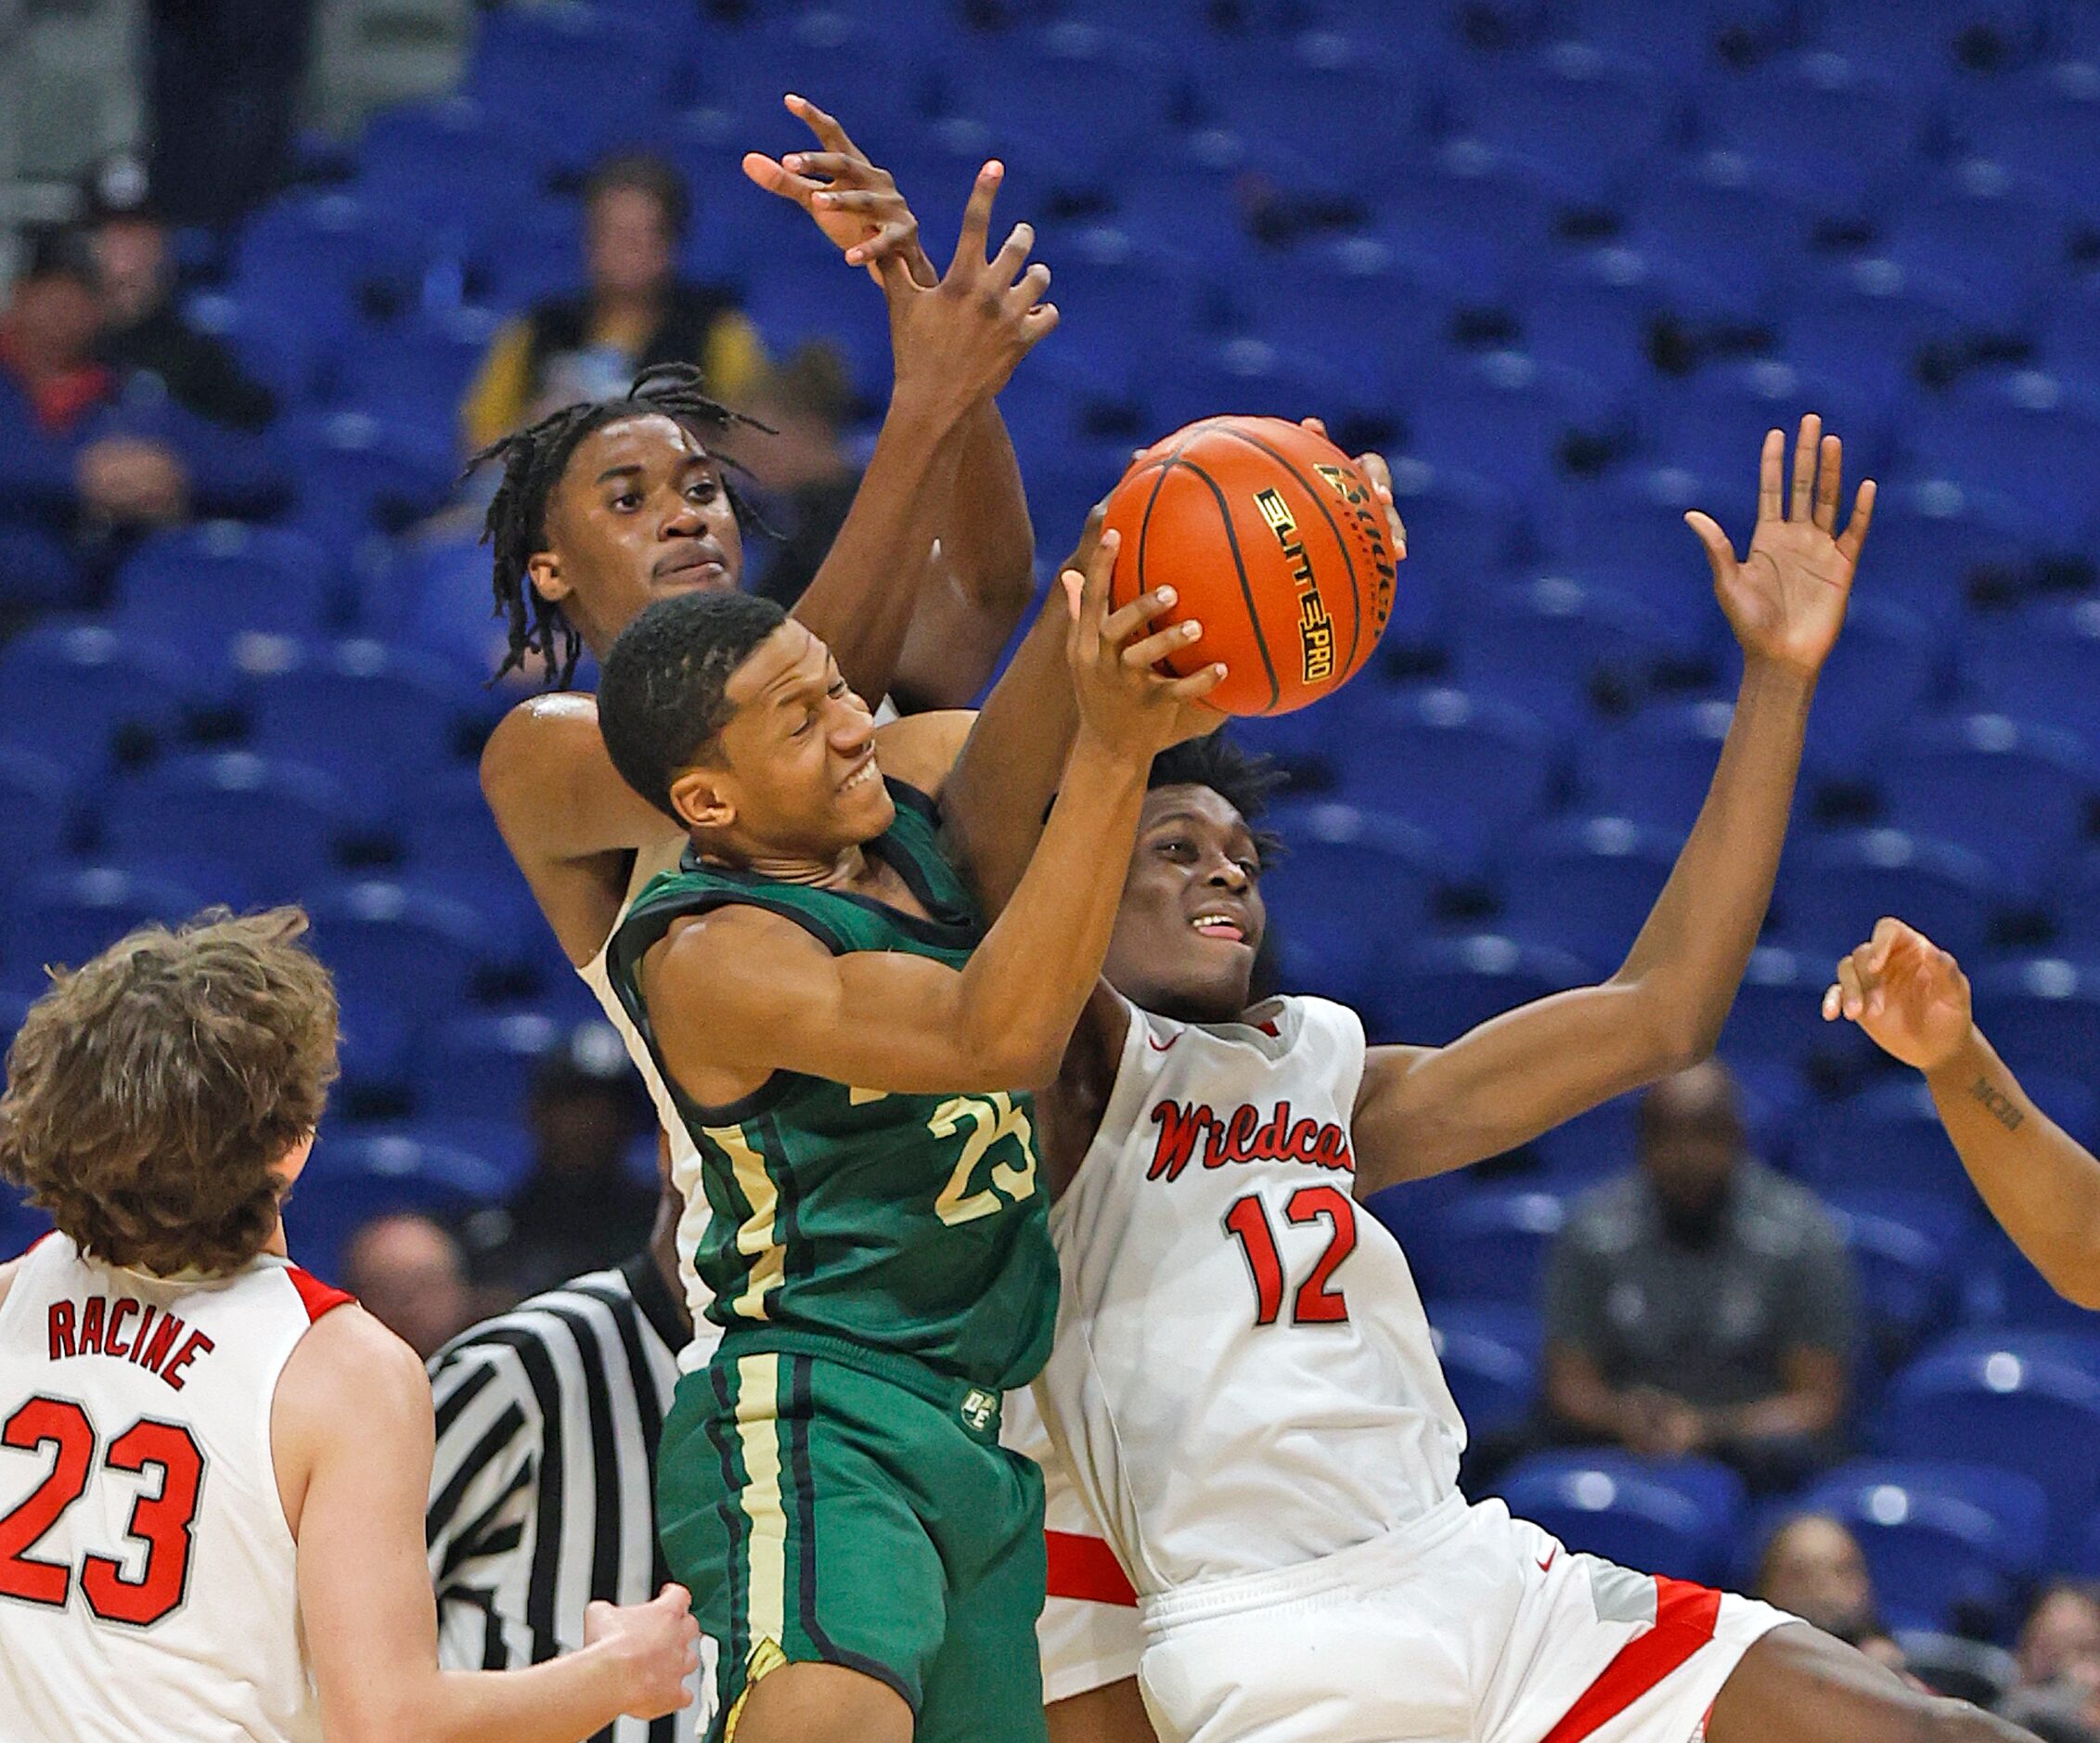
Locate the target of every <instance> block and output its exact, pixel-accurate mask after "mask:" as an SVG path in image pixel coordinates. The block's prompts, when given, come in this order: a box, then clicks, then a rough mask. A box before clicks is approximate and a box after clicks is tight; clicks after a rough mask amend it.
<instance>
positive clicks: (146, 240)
mask: <svg viewBox="0 0 2100 1743" xmlns="http://www.w3.org/2000/svg"><path fill="white" fill-rule="evenodd" d="M82 207H83V211H84V225H85V227H86V232H87V238H88V242H89V245H90V248H91V251H92V253H93V258H94V261H95V265H96V269H97V279H98V286H99V290H100V292H101V299H102V330H101V335H100V337H99V338H98V339H97V342H96V347H95V349H96V355H97V357H98V358H99V359H100V360H101V361H102V362H103V363H105V364H107V365H109V366H110V368H111V369H113V370H115V371H116V373H117V375H118V377H119V379H120V380H122V381H126V382H128V383H131V384H133V385H135V386H138V385H144V384H145V383H147V382H152V383H157V384H158V386H159V389H160V391H161V392H163V393H164V394H166V395H167V396H168V397H169V398H171V399H173V400H174V401H175V403H176V404H178V405H180V406H183V407H187V409H188V410H190V411H192V412H195V413H196V414H197V416H198V417H200V418H202V419H204V420H207V421H209V422H212V423H216V424H224V425H225V426H227V427H228V428H230V429H236V430H260V429H262V428H263V426H264V425H265V424H267V423H268V422H269V421H270V420H271V419H272V418H273V417H275V416H276V415H277V404H276V402H275V400H273V399H272V397H271V395H270V393H269V390H268V389H267V388H264V387H263V386H261V385H259V384H258V383H256V382H255V381H251V380H250V379H249V377H248V376H247V375H246V374H244V373H243V372H242V370H241V368H240V365H239V364H238V362H237V361H236V360H235V358H234V355H233V353H232V352H230V351H229V350H227V349H226V347H225V345H224V344H222V343H221V342H219V341H218V340H216V339H214V338H213V337H211V336H210V335H209V334H206V333H200V332H198V331H196V330H195V329H193V328H191V327H189V326H188V325H187V323H185V321H184V320H183V318H182V316H181V315H180V314H179V313H178V312H177V310H176V308H175V303H174V288H175V284H174V239H173V238H172V237H171V236H170V235H169V233H168V228H167V226H166V224H165V223H164V222H163V219H162V215H161V207H160V203H159V201H158V200H156V198H155V195H154V189H153V187H152V184H151V182H150V181H149V180H148V175H147V170H146V165H145V164H144V163H142V162H141V161H139V160H138V159H136V158H135V157H129V156H117V157H112V158H109V159H106V160H105V161H103V162H101V163H99V164H97V166H96V168H95V169H94V171H93V172H92V173H91V174H89V175H88V177H87V180H86V183H85V185H84V187H83V189H82Z"/></svg>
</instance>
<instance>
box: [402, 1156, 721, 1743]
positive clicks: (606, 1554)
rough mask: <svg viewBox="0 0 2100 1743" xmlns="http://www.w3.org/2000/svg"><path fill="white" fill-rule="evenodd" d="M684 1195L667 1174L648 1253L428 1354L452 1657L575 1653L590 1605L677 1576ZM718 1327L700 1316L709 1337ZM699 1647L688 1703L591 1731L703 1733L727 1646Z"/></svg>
mask: <svg viewBox="0 0 2100 1743" xmlns="http://www.w3.org/2000/svg"><path fill="white" fill-rule="evenodd" d="M683 1208H684V1205H683V1202H682V1200H681V1199H680V1197H679V1195H678V1194H677V1193H676V1190H674V1189H673V1188H672V1187H671V1186H670V1185H669V1183H668V1181H666V1183H665V1185H664V1189H663V1198H662V1199H661V1200H660V1201H659V1203H658V1206H657V1214H656V1226H655V1229H654V1231H653V1232H652V1233H651V1237H650V1244H649V1246H648V1248H647V1250H646V1251H643V1252H640V1253H638V1254H636V1255H635V1256H634V1257H633V1258H632V1259H628V1260H627V1261H626V1263H625V1264H623V1265H619V1266H616V1267H614V1268H613V1269H612V1270H610V1271H595V1272H589V1273H588V1274H586V1275H585V1276H581V1277H576V1278H573V1279H572V1280H571V1281H569V1282H567V1283H564V1284H561V1285H559V1286H558V1287H556V1288H553V1289H549V1290H548V1291H547V1292H546V1293H545V1294H544V1295H537V1296H534V1297H533V1298H530V1299H529V1300H526V1301H523V1302H521V1303H520V1304H519V1305H518V1306H517V1307H515V1308H513V1309H512V1310H510V1311H509V1312H508V1313H505V1314H501V1315H499V1316H498V1317H496V1318H495V1319H492V1320H487V1321H484V1322H483V1323H481V1324H479V1325H476V1326H471V1327H470V1328H469V1329H468V1330H466V1331H464V1332H462V1333H461V1334H460V1335H459V1336H457V1337H456V1338H454V1339H453V1340H452V1342H450V1343H449V1344H447V1345H446V1346H445V1347H444V1349H441V1350H439V1351H438V1353H437V1355H436V1356H435V1357H434V1358H432V1362H431V1388H432V1394H433V1397H434V1401H435V1403H436V1407H437V1460H436V1464H435V1465H434V1467H433V1468H432V1473H431V1499H430V1509H429V1512H428V1513H427V1514H426V1515H425V1517H424V1536H425V1538H426V1540H427V1542H428V1543H429V1546H430V1560H431V1580H432V1583H433V1584H434V1585H435V1586H436V1588H437V1599H438V1657H439V1660H440V1661H441V1662H442V1663H443V1664H444V1665H445V1666H446V1667H447V1668H449V1669H456V1670H481V1669H490V1670H496V1669H508V1668H509V1667H511V1666H515V1665H522V1664H536V1663H539V1662H541V1661H542V1660H544V1659H551V1658H553V1657H554V1656H555V1655H556V1654H557V1653H562V1652H573V1651H575V1650H576V1649H577V1648H579V1647H580V1646H582V1645H583V1644H584V1607H585V1606H586V1604H588V1603H590V1602H591V1601H592V1600H593V1599H598V1598H602V1599H604V1600H605V1601H606V1602H608V1603H612V1604H631V1603H646V1602H647V1601H648V1600H649V1599H650V1598H651V1596H653V1595H655V1593H656V1592H657V1591H658V1590H659V1589H660V1588H661V1587H662V1585H663V1582H664V1581H665V1580H666V1579H668V1578H669V1575H668V1574H667V1573H666V1572H665V1571H664V1567H663V1552H662V1551H661V1550H659V1549H658V1547H657V1543H656V1511H655V1500H654V1496H655V1488H656V1446H657V1440H658V1433H659V1429H660V1427H661V1425H662V1423H663V1414H664V1412H665V1411H667V1410H668V1409H669V1408H670V1407H671V1393H672V1389H673V1388H674V1387H676V1384H677V1379H678V1352H679V1351H680V1350H682V1349H686V1347H687V1346H688V1345H689V1344H691V1343H692V1342H693V1336H694V1334H693V1324H692V1321H691V1319H690V1318H689V1317H688V1315H687V1312H686V1309H685V1305H684V1303H683V1302H682V1301H681V1300H680V1299H679V1292H678V1281H677V1278H678V1265H677V1256H676V1231H677V1225H678V1217H679V1214H680V1212H681V1211H682V1210H683ZM715 1336H719V1334H718V1333H716V1332H715V1329H714V1327H712V1326H705V1327H703V1328H702V1338H703V1339H704V1340H706V1342H707V1343H708V1344H709V1345H710V1346H711V1345H712V1340H713V1338H714V1337H715ZM696 1353H697V1354H699V1355H700V1356H701V1358H702V1360H704V1351H698V1352H696ZM700 1645H701V1665H700V1670H699V1672H698V1687H697V1693H698V1696H699V1698H698V1699H697V1700H696V1701H695V1702H694V1703H693V1704H692V1705H691V1706H689V1707H688V1708H686V1709H685V1710H684V1711H681V1712H676V1713H673V1714H670V1715H668V1716H667V1717H664V1718H662V1719H656V1720H649V1721H645V1720H640V1719H631V1718H630V1719H621V1720H619V1721H617V1722H616V1723H615V1724H612V1726H611V1727H609V1728H608V1729H606V1730H604V1731H601V1732H599V1734H598V1737H597V1738H596V1739H594V1740H593V1743H691V1740H692V1739H693V1738H695V1737H698V1736H699V1735H700V1734H701V1733H702V1731H703V1730H704V1729H705V1728H706V1724H707V1722H708V1719H709V1717H710V1716H711V1714H712V1710H713V1705H714V1698H713V1690H714V1686H715V1666H714V1655H715V1643H714V1642H713V1641H711V1640H708V1639H706V1638H704V1637H702V1640H701V1643H700ZM579 1743H581V1739H579Z"/></svg>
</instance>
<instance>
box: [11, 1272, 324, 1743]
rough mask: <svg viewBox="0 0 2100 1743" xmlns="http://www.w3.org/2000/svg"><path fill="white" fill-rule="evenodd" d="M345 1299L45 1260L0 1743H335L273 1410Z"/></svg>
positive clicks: (21, 1393)
mask: <svg viewBox="0 0 2100 1743" xmlns="http://www.w3.org/2000/svg"><path fill="white" fill-rule="evenodd" d="M349 1299H350V1298H349V1297H348V1296H346V1295H344V1294H343V1293H342V1292H341V1290H339V1289H331V1288H329V1286H328V1285H326V1284H323V1283H319V1282H317V1281H316V1280H315V1279H314V1278H312V1277H309V1276H308V1275H307V1274H306V1273H305V1272H303V1271H301V1270H299V1269H298V1268H297V1267H296V1266H293V1265H291V1264H290V1263H288V1262H287V1261H286V1260H284V1259H276V1258H271V1257H268V1256H264V1257H263V1258H260V1259H256V1260H254V1261H253V1262H252V1263H251V1264H250V1265H249V1266H248V1267H247V1268H246V1269H245V1270H243V1271H240V1272H237V1273H236V1274H235V1275H233V1276H231V1277H226V1278H221V1279H215V1280H213V1281H209V1282H187V1283H185V1282H170V1281H166V1280H163V1279H161V1278H158V1277H152V1276H148V1275H146V1274H145V1273H143V1272H134V1271H122V1270H119V1269H117V1268H115V1267H113V1266H110V1265H104V1264H99V1263H97V1262H95V1261H93V1260H87V1259H82V1258H81V1257H80V1256H79V1253H78V1250H77V1249H76V1248H75V1247H74V1246H73V1244H72V1242H71V1241H70V1240H68V1239H67V1238H66V1237H65V1236H64V1235H62V1234H50V1235H46V1236H45V1238H44V1239H43V1240H42V1241H40V1242H38V1243H37V1244H36V1246H33V1247H32V1248H31V1249H30V1251H29V1253H28V1255H27V1256H26V1257H25V1258H24V1259H23V1260H22V1263H21V1265H20V1267H19V1270H18V1271H17V1272H16V1274H15V1280H14V1283H13V1285H12V1286H11V1287H10V1288H9V1289H8V1291H7V1296H6V1300H5V1301H4V1302H0V1734H4V1735H5V1736H6V1737H7V1738H8V1739H9V1743H78V1740H80V1739H93V1743H134V1740H135V1739H136V1738H139V1737H181V1738H183V1739H184V1740H185V1743H233V1740H234V1739H242V1740H243V1743H246V1740H250V1739H252V1740H254V1743H264V1740H267V1743H278V1740H279V1739H285V1740H290V1743H307V1740H308V1739H312V1740H314V1743H318V1739H319V1737H320V1736H321V1724H320V1712H319V1709H318V1706H317V1704H316V1698H315V1693H314V1685H313V1677H312V1672H311V1670H310V1668H309V1666H308V1663H307V1659H306V1649H305V1640H304V1636H303V1633H302V1631H301V1627H300V1620H299V1586H298V1579H297V1566H296V1549H295V1546H294V1544H293V1542H292V1536H291V1531H290V1527H288V1526H287V1525H286V1523H285V1517H284V1505H283V1503H282V1502H281V1500H280V1499H279V1498H278V1495H277V1472H276V1466H275V1464H274V1462H273V1460H272V1457H271V1453H270V1401H271V1400H272V1398H273V1397H274V1396H275V1394H276V1391H277V1376H278V1375H279V1374H280V1373H281V1372H282V1371H283V1368H284V1364H285V1362H286V1360H287V1359H288V1358H289V1357H290V1354H291V1352H292V1349H293V1348H294V1347H295V1346H296V1345H297V1344H298V1342H299V1340H300V1338H301V1337H303V1336H305V1334H306V1329H307V1327H308V1326H309V1325H311V1324H312V1323H313V1322H314V1321H315V1320H316V1318H318V1317H319V1316H320V1315H321V1314H323V1313H325V1312H327V1311H328V1310H329V1309H330V1308H332V1307H336V1306H339V1305H341V1303H343V1302H345V1301H348V1300H349Z"/></svg>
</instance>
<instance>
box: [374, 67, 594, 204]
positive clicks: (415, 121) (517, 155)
mask: <svg viewBox="0 0 2100 1743" xmlns="http://www.w3.org/2000/svg"><path fill="white" fill-rule="evenodd" d="M540 88H541V89H543V90H546V91H553V90H556V89H559V88H560V87H559V86H558V85H556V84H548V85H545V86H542V87H540ZM515 102H516V97H515V95H513V96H512V97H509V98H507V99H506V100H505V101H503V102H501V103H496V102H482V101H476V100H475V99H474V98H473V97H465V96H460V97H441V98H439V99H438V100H436V101H435V102H424V103H403V104H399V105H397V106H395V107H393V108H392V109H384V110H380V112H379V113H378V114H376V115H374V116H373V117H372V118H371V120H370V121H368V122H367V123H366V124H365V132H364V136H363V137H362V138H361V139H360V140H359V142H358V147H357V180H356V182H355V184H354V190H355V197H356V198H358V199H360V200H363V201H364V203H365V204H366V205H367V207H369V208H371V209H372V210H374V211H376V212H385V213H404V214H406V216H408V217H409V218H411V219H413V220H415V221H417V222H419V223H421V224H423V225H426V226H433V227H440V228H442V227H444V226H451V227H453V228H455V229H464V228H466V227H467V226H469V225H470V223H471V222H473V221H474V218H473V215H472V214H475V213H477V212H479V213H486V212H488V211H490V210H492V209H493V210H496V211H516V210H520V209H522V207H523V206H525V205H526V204H527V203H528V202H529V201H530V200H532V199H533V198H534V197H535V195H536V194H537V193H538V192H539V191H540V166H539V165H538V164H536V163H535V161H533V159H532V157H531V156H529V155H528V154H527V152H526V151H525V150H524V149H521V148H520V145H519V144H518V143H517V142H516V141H514V140H513V139H512V138H511V137H510V128H509V126H508V125H507V124H506V123H505V121H504V119H503V115H504V111H505V110H509V109H510V108H512V107H513V105H514V104H515ZM566 124H567V118H566V117H565V118H564V125H566ZM538 131H541V132H560V131H561V129H540V130H538Z"/></svg>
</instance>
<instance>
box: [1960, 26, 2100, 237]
mask: <svg viewBox="0 0 2100 1743" xmlns="http://www.w3.org/2000/svg"><path fill="white" fill-rule="evenodd" d="M2081 9H2083V8H2082V7H2081ZM1966 95H1967V97H1968V99H1969V100H1967V101H1965V102H1964V103H1962V104H1961V105H1960V106H1959V107H1958V108H1957V109H1956V110H1955V111H1954V112H1953V113H1952V114H1951V115H1950V116H1949V117H1948V120H1949V123H1951V125H1952V127H1953V129H1954V132H1955V135H1956V141H1957V144H1958V145H1959V147H1960V148H1962V149H1964V150H1966V151H1969V152H1972V153H1974V154H1975V155H1976V156H1978V157H1981V158H1987V159H1990V160H1991V161H1995V162H1998V163H2003V164H2004V165H2006V166H2007V167H2008V168H2011V169H2013V170H2015V171H2016V172H2018V173H2020V174H2025V175H2028V176H2030V177H2032V178H2033V179H2034V180H2036V181H2039V182H2043V183H2046V184H2049V185H2052V186H2054V187H2058V188H2060V189H2062V190H2063V192H2064V193H2066V194H2068V195H2075V193H2076V192H2077V190H2078V187H2079V184H2080V183H2081V182H2082V181H2084V180H2085V179H2086V175H2085V171H2086V168H2087V166H2088V165H2090V164H2092V163H2094V162H2095V161H2100V78H2096V77H2095V76H2094V69H2093V62H2092V61H2090V60H2087V59H2082V58H2080V59H2066V60H2060V61H2056V62H2055V63H2053V64H2051V65H2048V66H2042V67H2036V68H2032V69H2029V70H2024V71H2018V72H2013V73H2008V74H2006V75H2004V76H2003V77H2002V78H1997V79H1992V80H1989V81H1978V89H1976V90H1975V91H1973V92H1970V93H1967V94H1966Z"/></svg>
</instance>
